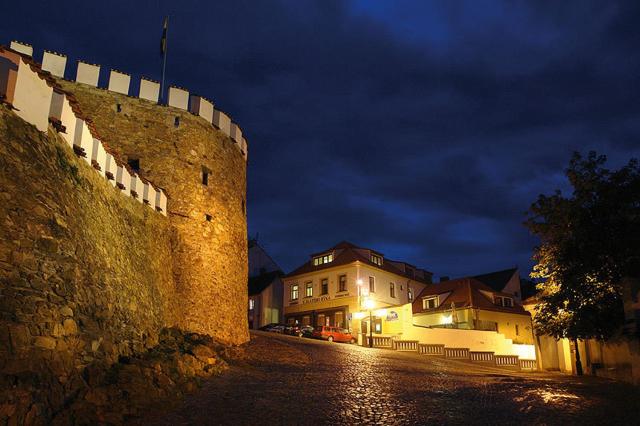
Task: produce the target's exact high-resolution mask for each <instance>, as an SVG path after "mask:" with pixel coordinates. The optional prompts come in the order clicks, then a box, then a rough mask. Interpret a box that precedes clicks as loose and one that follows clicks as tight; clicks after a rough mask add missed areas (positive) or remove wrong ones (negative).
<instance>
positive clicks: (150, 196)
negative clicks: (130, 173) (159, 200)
mask: <svg viewBox="0 0 640 426" xmlns="http://www.w3.org/2000/svg"><path fill="white" fill-rule="evenodd" d="M142 202H143V203H145V204H148V205H149V207H151V208H152V209H154V210H155V209H156V189H155V188H154V187H153V185H151V183H150V182H147V181H144V182H143V184H142Z"/></svg>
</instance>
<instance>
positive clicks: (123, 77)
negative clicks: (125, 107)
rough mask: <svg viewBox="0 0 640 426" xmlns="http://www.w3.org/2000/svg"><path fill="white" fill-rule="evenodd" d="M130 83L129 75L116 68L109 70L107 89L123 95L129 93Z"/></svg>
mask: <svg viewBox="0 0 640 426" xmlns="http://www.w3.org/2000/svg"><path fill="white" fill-rule="evenodd" d="M130 83H131V76H130V75H129V74H125V73H123V72H120V71H118V70H111V73H110V74H109V90H111V91H112V92H117V93H122V94H123V95H128V94H129V84H130Z"/></svg>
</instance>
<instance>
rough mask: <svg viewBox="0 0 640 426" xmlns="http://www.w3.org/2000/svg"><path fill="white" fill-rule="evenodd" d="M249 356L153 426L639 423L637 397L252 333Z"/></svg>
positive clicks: (601, 387)
mask: <svg viewBox="0 0 640 426" xmlns="http://www.w3.org/2000/svg"><path fill="white" fill-rule="evenodd" d="M248 351H249V354H250V355H249V358H248V359H247V360H244V361H242V362H238V363H236V364H234V365H233V366H232V367H231V369H230V370H229V371H228V372H227V373H224V374H223V375H222V376H219V377H215V378H213V379H210V380H209V381H208V382H207V383H206V384H205V385H204V386H203V388H202V389H201V390H200V391H198V392H197V393H195V394H193V395H191V396H189V397H187V399H186V400H185V402H184V403H183V404H182V405H181V406H180V407H178V409H177V410H176V411H174V412H172V413H169V414H168V415H163V416H162V418H159V419H158V418H156V419H149V421H150V422H151V423H153V424H164V425H183V424H185V425H186V424H198V425H199V424H211V425H213V424H224V425H245V424H246V425H249V424H251V425H272V424H274V425H289V424H302V425H306V424H331V425H333V424H381V425H392V424H393V425H396V424H398V425H400V424H429V423H431V424H513V423H518V424H614V425H619V424H640V417H639V416H640V412H639V411H638V410H639V407H640V389H639V388H637V387H633V386H631V385H626V384H622V383H616V382H612V381H608V380H605V379H601V378H593V377H586V378H581V379H577V378H574V377H567V376H562V375H559V374H547V373H544V374H543V373H520V372H510V371H505V370H502V369H497V368H493V367H483V366H477V365H470V364H468V363H464V362H458V361H451V360H444V359H434V358H427V357H426V356H420V355H418V354H411V353H401V352H395V351H391V350H382V349H369V348H362V347H359V346H356V345H348V344H340V343H329V342H323V341H316V340H310V339H301V338H297V337H290V336H280V335H274V334H269V333H262V332H256V333H252V341H251V343H250V344H249V347H248Z"/></svg>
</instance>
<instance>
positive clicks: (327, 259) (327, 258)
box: [313, 253, 333, 266]
mask: <svg viewBox="0 0 640 426" xmlns="http://www.w3.org/2000/svg"><path fill="white" fill-rule="evenodd" d="M331 262H333V253H328V254H323V255H322V256H317V257H314V258H313V266H319V265H324V264H325V263H331Z"/></svg>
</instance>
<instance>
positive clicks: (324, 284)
mask: <svg viewBox="0 0 640 426" xmlns="http://www.w3.org/2000/svg"><path fill="white" fill-rule="evenodd" d="M320 294H321V295H322V294H329V280H328V279H327V278H323V279H322V281H320Z"/></svg>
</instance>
